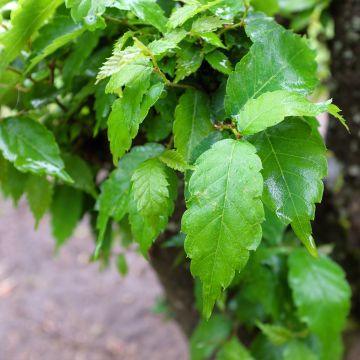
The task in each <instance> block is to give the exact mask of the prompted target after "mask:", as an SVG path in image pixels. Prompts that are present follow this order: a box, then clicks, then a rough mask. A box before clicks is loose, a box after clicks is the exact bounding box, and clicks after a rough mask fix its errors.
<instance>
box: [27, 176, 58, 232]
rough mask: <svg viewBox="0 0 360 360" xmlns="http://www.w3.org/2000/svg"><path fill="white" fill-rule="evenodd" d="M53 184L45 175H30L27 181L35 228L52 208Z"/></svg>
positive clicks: (28, 197) (28, 198)
mask: <svg viewBox="0 0 360 360" xmlns="http://www.w3.org/2000/svg"><path fill="white" fill-rule="evenodd" d="M52 195H53V186H52V184H51V183H50V182H49V181H48V180H47V179H46V177H44V176H36V175H31V176H29V178H28V180H27V182H26V197H27V200H28V203H29V206H30V209H31V211H32V213H33V215H34V218H35V228H37V227H38V225H39V221H40V220H41V218H42V217H43V216H44V215H45V213H46V211H47V210H48V209H49V208H50V205H51V201H52Z"/></svg>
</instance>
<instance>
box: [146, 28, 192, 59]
mask: <svg viewBox="0 0 360 360" xmlns="http://www.w3.org/2000/svg"><path fill="white" fill-rule="evenodd" d="M186 35H187V32H186V31H185V30H184V29H175V30H173V31H171V32H169V33H166V34H164V36H163V37H162V38H161V39H159V40H155V41H153V42H151V43H150V44H149V45H148V48H149V49H150V51H151V52H152V53H153V54H154V55H163V54H165V53H167V52H168V51H169V50H172V49H175V48H177V47H178V44H179V43H180V42H181V41H182V40H183V39H184V38H185V37H186Z"/></svg>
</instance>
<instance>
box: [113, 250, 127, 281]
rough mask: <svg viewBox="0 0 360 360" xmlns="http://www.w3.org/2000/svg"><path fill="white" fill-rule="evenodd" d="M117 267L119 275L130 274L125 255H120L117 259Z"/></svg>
mask: <svg viewBox="0 0 360 360" xmlns="http://www.w3.org/2000/svg"><path fill="white" fill-rule="evenodd" d="M116 267H117V269H118V272H119V274H121V275H122V276H126V275H127V273H128V270H129V269H128V264H127V262H126V257H125V255H124V254H119V255H118V257H117V259H116Z"/></svg>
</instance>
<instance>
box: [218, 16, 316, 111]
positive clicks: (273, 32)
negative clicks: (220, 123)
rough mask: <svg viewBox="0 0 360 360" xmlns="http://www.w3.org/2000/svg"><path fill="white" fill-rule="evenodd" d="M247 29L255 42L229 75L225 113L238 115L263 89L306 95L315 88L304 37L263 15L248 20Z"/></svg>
mask: <svg viewBox="0 0 360 360" xmlns="http://www.w3.org/2000/svg"><path fill="white" fill-rule="evenodd" d="M246 31H247V34H248V35H249V36H250V38H251V40H252V41H253V42H254V44H253V45H252V46H251V48H250V51H249V53H248V54H247V55H245V56H244V57H243V58H242V59H241V61H240V62H239V63H238V64H237V65H236V68H235V71H234V72H233V73H232V74H231V75H230V76H229V79H228V83H227V93H226V98H225V109H226V112H227V115H236V114H238V113H239V111H240V109H241V108H242V107H243V106H244V105H245V103H246V102H247V101H248V100H250V99H255V98H257V97H258V96H260V95H261V94H263V93H265V92H270V91H276V90H287V91H291V92H297V93H300V94H303V95H307V94H309V92H311V91H312V90H313V89H314V88H315V86H316V84H317V78H316V69H317V64H316V61H315V53H314V52H313V51H312V50H310V48H309V46H308V44H307V42H306V40H305V39H303V38H301V37H300V36H298V35H295V34H293V33H292V32H291V31H289V30H285V29H284V28H283V27H282V26H281V25H278V24H276V23H275V21H274V20H272V19H271V18H264V17H262V16H258V17H254V18H251V19H250V20H248V22H247V26H246ZM269 58H271V59H272V61H269Z"/></svg>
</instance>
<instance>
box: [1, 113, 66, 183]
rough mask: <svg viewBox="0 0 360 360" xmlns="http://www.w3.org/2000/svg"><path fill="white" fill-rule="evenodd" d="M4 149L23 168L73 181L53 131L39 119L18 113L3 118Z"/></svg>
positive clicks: (2, 136) (2, 147)
mask: <svg viewBox="0 0 360 360" xmlns="http://www.w3.org/2000/svg"><path fill="white" fill-rule="evenodd" d="M0 150H1V151H2V153H3V156H4V157H5V159H7V160H9V161H11V162H13V163H14V165H15V167H16V168H17V169H18V170H20V171H23V172H32V173H34V174H38V175H44V174H47V175H53V176H56V177H58V178H59V179H61V180H64V181H67V182H71V181H72V180H71V178H70V176H69V175H68V174H67V173H66V172H65V170H64V163H63V161H62V160H61V158H60V154H59V148H58V146H57V144H56V142H55V139H54V136H53V134H52V133H51V132H50V131H49V130H47V129H46V128H45V127H44V126H43V125H41V124H40V123H38V122H36V121H35V120H32V119H30V118H27V117H16V118H7V119H5V120H4V121H2V122H1V123H0Z"/></svg>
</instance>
